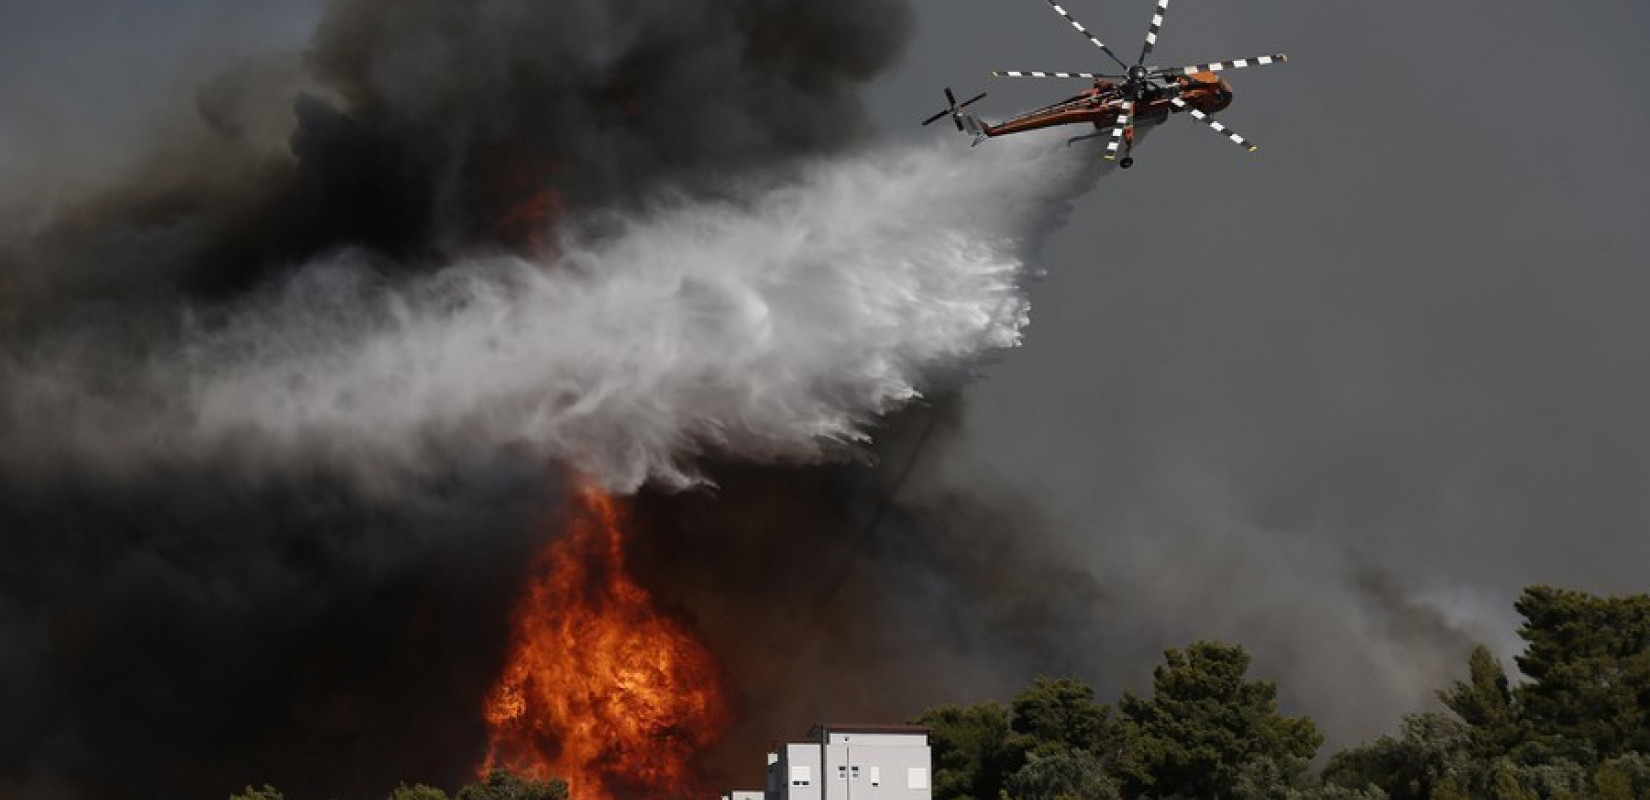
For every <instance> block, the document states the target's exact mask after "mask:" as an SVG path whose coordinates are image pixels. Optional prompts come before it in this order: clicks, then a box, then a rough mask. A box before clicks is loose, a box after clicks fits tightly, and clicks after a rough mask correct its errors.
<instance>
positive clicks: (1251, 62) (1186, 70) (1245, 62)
mask: <svg viewBox="0 0 1650 800" xmlns="http://www.w3.org/2000/svg"><path fill="white" fill-rule="evenodd" d="M1288 60H1289V56H1286V55H1284V54H1282V53H1278V54H1276V55H1270V56H1256V57H1255V58H1238V59H1233V60H1231V61H1212V62H1210V63H1208V64H1193V65H1191V66H1189V67H1158V68H1155V69H1153V70H1152V74H1153V75H1173V74H1175V73H1177V72H1178V73H1181V74H1183V75H1190V74H1192V73H1194V72H1220V71H1221V70H1227V69H1243V68H1244V67H1264V66H1266V65H1268V64H1282V63H1284V62H1285V61H1288Z"/></svg>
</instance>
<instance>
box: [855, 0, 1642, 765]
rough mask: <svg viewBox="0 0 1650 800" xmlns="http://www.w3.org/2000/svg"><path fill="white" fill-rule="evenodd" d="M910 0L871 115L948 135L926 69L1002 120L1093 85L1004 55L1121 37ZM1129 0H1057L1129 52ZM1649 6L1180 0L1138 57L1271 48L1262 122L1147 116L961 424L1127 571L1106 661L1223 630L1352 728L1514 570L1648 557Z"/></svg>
mask: <svg viewBox="0 0 1650 800" xmlns="http://www.w3.org/2000/svg"><path fill="white" fill-rule="evenodd" d="M918 6H919V8H920V9H921V19H920V24H919V28H918V31H919V32H918V39H917V41H916V43H915V46H914V47H913V49H912V50H911V52H910V54H909V56H908V58H907V59H906V62H905V65H904V67H903V69H902V70H900V71H899V72H898V73H897V74H895V75H893V76H891V77H890V78H889V79H888V80H886V81H884V82H883V83H882V84H880V86H879V87H878V91H877V93H876V97H875V99H876V104H877V117H878V118H879V119H881V120H884V122H885V126H886V130H887V131H888V132H889V133H890V134H891V135H896V136H905V135H920V136H942V135H944V134H945V133H948V132H949V131H944V130H940V131H936V130H934V129H933V128H929V129H920V128H918V127H916V122H917V121H919V120H921V119H922V118H923V117H925V116H926V114H927V113H929V112H931V111H933V110H935V109H936V108H938V107H939V101H940V94H939V90H940V88H941V87H943V86H947V85H949V86H953V87H955V88H956V90H957V91H958V93H959V94H962V93H964V92H967V93H968V94H970V95H971V94H973V93H975V92H976V91H980V90H990V91H991V96H990V97H989V98H987V99H986V100H984V101H982V102H981V103H980V104H979V106H978V108H980V109H981V111H982V113H983V115H984V116H986V117H987V118H992V117H997V118H1001V117H1004V116H1007V115H1009V114H1010V113H1012V112H1015V111H1019V110H1023V109H1025V108H1028V107H1031V106H1033V105H1035V104H1039V103H1042V102H1046V101H1049V100H1052V99H1057V98H1059V97H1061V96H1064V94H1065V93H1067V92H1068V91H1069V90H1075V89H1077V88H1080V82H1060V81H1039V82H1030V81H1023V82H1010V81H995V82H994V81H993V80H992V79H991V78H990V77H989V76H988V72H989V71H990V70H992V69H1005V68H1006V69H1064V70H1085V69H1088V70H1094V69H1100V68H1103V67H1104V66H1106V64H1107V63H1109V62H1106V61H1105V60H1104V55H1103V54H1102V53H1100V52H1099V51H1098V50H1095V49H1094V48H1093V47H1092V46H1090V45H1089V44H1088V43H1086V42H1085V41H1083V39H1081V38H1080V37H1078V36H1077V35H1076V34H1075V32H1073V31H1072V30H1070V29H1069V28H1068V27H1066V26H1065V24H1064V23H1063V22H1062V21H1061V20H1060V19H1059V18H1058V17H1056V16H1055V15H1054V14H1053V13H1052V12H1051V11H1050V10H1049V9H1048V8H1047V7H1046V6H1045V5H1044V4H1043V3H1041V2H1036V0H989V1H987V0H926V1H925V2H919V3H918ZM1149 6H1150V4H1149V3H1147V2H1145V0H1141V2H1130V3H1118V2H1099V0H1071V2H1070V3H1068V4H1067V8H1068V9H1069V10H1071V11H1072V12H1073V13H1074V14H1076V15H1078V16H1079V18H1081V19H1082V20H1083V21H1085V22H1086V23H1087V24H1088V25H1089V27H1090V28H1092V29H1095V30H1096V31H1097V32H1098V33H1099V35H1100V36H1101V37H1102V39H1103V40H1105V41H1106V42H1107V43H1108V44H1109V45H1111V46H1112V48H1113V49H1114V50H1116V51H1118V52H1119V53H1120V54H1127V55H1126V57H1130V58H1132V57H1133V55H1134V54H1136V53H1138V51H1139V43H1140V39H1141V35H1142V32H1143V30H1144V26H1145V23H1146V20H1147V18H1148V17H1149V15H1150V12H1151V9H1150V7H1149ZM1647 31H1650V10H1647V9H1646V8H1645V6H1643V4H1639V3H1630V2H1618V1H1615V0H1591V1H1590V2H1584V3H1579V4H1551V3H1533V2H1512V3H1507V2H1488V1H1487V0H1470V1H1469V2H1462V3H1431V2H1419V1H1418V0H1401V1H1400V2H1391V3H1361V4H1360V3H1305V2H1284V1H1283V0H1252V1H1251V2H1242V3H1206V2H1197V0H1179V1H1178V2H1175V3H1174V4H1173V5H1172V6H1171V8H1170V11H1169V15H1168V21H1167V24H1166V26H1165V28H1164V31H1163V34H1162V39H1161V40H1160V43H1159V46H1158V48H1157V50H1156V52H1155V53H1154V61H1158V62H1159V63H1168V64H1186V63H1197V62H1202V61H1208V60H1214V59H1221V58H1235V57H1245V56H1254V55H1261V54H1265V53H1272V52H1286V53H1288V54H1289V56H1290V59H1291V60H1290V63H1288V64H1287V65H1283V66H1280V67H1266V68H1257V69H1249V70H1244V71H1241V72H1236V73H1231V74H1230V75H1229V79H1230V80H1231V82H1232V83H1233V85H1234V87H1235V89H1236V95H1237V99H1236V101H1235V102H1234V104H1233V105H1232V107H1231V108H1230V109H1229V110H1228V111H1226V112H1225V113H1224V114H1223V115H1222V118H1223V119H1225V120H1226V121H1227V122H1228V123H1229V124H1231V125H1232V126H1233V127H1234V128H1235V129H1236V130H1238V131H1240V132H1242V133H1243V134H1245V135H1246V136H1248V137H1249V138H1251V139H1252V140H1254V141H1255V142H1256V143H1258V144H1259V145H1260V149H1259V151H1258V152H1256V153H1254V154H1246V153H1244V152H1243V151H1242V150H1240V149H1239V148H1237V147H1234V146H1233V145H1231V144H1230V143H1228V142H1225V141H1223V140H1221V139H1220V138H1219V137H1217V136H1215V135H1212V133H1211V132H1209V131H1207V130H1203V129H1201V126H1197V125H1194V124H1191V123H1190V122H1189V121H1188V120H1182V119H1176V120H1173V122H1172V124H1169V125H1166V126H1164V129H1162V130H1160V131H1159V132H1157V133H1156V134H1154V135H1153V136H1152V137H1151V139H1150V141H1148V142H1147V143H1145V144H1144V145H1143V146H1142V147H1140V148H1138V149H1137V150H1136V158H1137V161H1138V163H1137V165H1136V167H1135V169H1133V170H1131V171H1129V172H1126V173H1124V172H1118V173H1115V174H1112V175H1110V176H1109V177H1107V178H1106V179H1104V180H1102V181H1101V183H1100V185H1099V187H1098V188H1097V189H1096V190H1095V191H1094V192H1092V193H1091V194H1090V195H1089V196H1088V197H1086V198H1085V199H1084V200H1083V201H1082V202H1081V203H1080V205H1079V207H1078V209H1077V211H1076V213H1075V214H1074V216H1073V219H1072V222H1071V224H1069V225H1067V226H1066V227H1065V228H1064V229H1062V230H1061V231H1060V232H1059V233H1058V234H1057V235H1056V237H1055V239H1054V241H1053V243H1052V244H1051V245H1050V247H1049V248H1048V250H1047V264H1046V266H1047V268H1048V270H1049V272H1050V274H1049V276H1048V277H1047V279H1046V280H1044V281H1043V282H1042V283H1041V284H1039V285H1038V286H1037V287H1036V288H1035V289H1034V291H1033V301H1034V304H1033V316H1032V320H1033V323H1032V328H1031V331H1030V335H1029V337H1028V340H1027V342H1026V345H1025V346H1024V347H1023V348H1021V349H1020V350H1019V351H1016V352H1013V353H1010V354H1008V355H1007V356H1006V357H1005V358H1003V359H1002V361H1001V363H999V364H997V365H996V366H994V367H992V368H991V369H990V370H989V376H990V377H989V381H988V382H985V383H983V384H981V385H979V386H976V387H974V388H973V389H971V390H970V397H971V399H972V401H973V413H972V417H971V430H972V432H973V439H972V449H973V452H974V454H975V458H976V459H977V460H978V462H979V463H980V464H982V465H985V467H986V468H987V469H990V470H992V471H994V472H995V473H997V475H999V476H1000V477H1001V478H1002V479H1003V480H1006V481H1009V482H1012V483H1015V484H1018V485H1021V486H1023V487H1025V488H1026V489H1027V490H1028V491H1030V492H1033V493H1035V494H1037V495H1039V496H1041V497H1043V498H1045V499H1046V506H1047V508H1048V509H1049V510H1050V513H1051V514H1053V515H1054V516H1055V519H1056V520H1057V523H1058V527H1059V528H1060V529H1061V530H1063V531H1064V532H1065V533H1066V534H1067V535H1068V536H1069V538H1070V541H1071V546H1072V549H1073V551H1074V552H1075V553H1078V554H1080V555H1081V557H1083V558H1085V559H1087V560H1088V561H1089V562H1090V563H1091V564H1092V565H1093V568H1094V570H1095V571H1096V573H1097V574H1099V575H1101V576H1102V577H1103V579H1104V582H1105V584H1106V585H1107V586H1108V587H1109V588H1110V590H1111V594H1110V596H1111V597H1112V602H1113V603H1114V611H1115V614H1113V615H1111V616H1110V618H1108V619H1107V620H1104V621H1103V623H1102V624H1103V625H1105V626H1107V628H1108V629H1110V630H1113V631H1115V632H1116V633H1115V639H1116V641H1117V643H1118V652H1113V653H1110V654H1108V656H1107V657H1106V658H1105V659H1104V662H1105V663H1103V664H1100V665H1097V672H1101V673H1108V674H1105V675H1101V676H1099V677H1100V678H1101V679H1102V680H1107V681H1111V682H1116V683H1120V684H1123V685H1135V686H1138V685H1140V684H1141V683H1143V682H1144V681H1145V680H1146V678H1147V675H1146V673H1145V669H1144V667H1143V664H1144V663H1146V660H1145V659H1147V658H1148V657H1149V654H1147V653H1144V652H1143V651H1144V650H1147V649H1149V648H1150V647H1152V646H1173V645H1177V644H1179V643H1183V642H1185V641H1188V640H1190V639H1192V638H1195V637H1201V636H1211V637H1221V638H1227V639H1231V640H1235V641H1239V642H1242V643H1244V644H1246V645H1248V646H1250V647H1251V648H1252V649H1253V650H1255V651H1256V655H1257V664H1258V665H1259V667H1260V668H1261V669H1262V670H1266V671H1268V672H1270V673H1271V674H1273V675H1275V676H1278V677H1279V678H1280V680H1282V681H1283V683H1284V691H1285V695H1286V696H1287V697H1289V699H1291V700H1292V701H1294V702H1296V703H1304V704H1305V705H1307V706H1308V707H1310V709H1311V711H1312V712H1313V713H1314V715H1315V716H1317V717H1318V718H1319V719H1320V721H1321V722H1324V723H1326V724H1327V726H1328V727H1329V728H1330V729H1331V732H1332V734H1334V735H1336V736H1337V737H1344V736H1346V735H1349V734H1356V735H1362V734H1366V733H1370V732H1373V731H1372V730H1371V728H1372V727H1374V728H1383V727H1390V724H1391V722H1395V721H1396V715H1397V713H1398V712H1399V711H1402V710H1405V709H1406V708H1415V707H1421V706H1424V705H1425V704H1426V703H1427V702H1429V700H1430V691H1429V689H1430V688H1431V687H1436V686H1439V685H1441V681H1442V680H1443V679H1445V678H1452V677H1454V676H1455V675H1457V674H1459V673H1460V672H1461V669H1462V662H1461V661H1460V660H1459V659H1458V656H1457V655H1456V654H1457V653H1459V648H1460V647H1461V646H1462V644H1461V643H1462V641H1464V638H1463V637H1466V638H1474V639H1486V640H1489V641H1491V643H1493V644H1495V645H1497V646H1499V647H1501V648H1502V649H1503V650H1504V651H1510V650H1512V649H1514V648H1515V647H1516V640H1515V639H1514V638H1513V637H1514V628H1515V626H1516V616H1515V615H1514V614H1513V612H1512V610H1511V603H1512V600H1513V599H1514V597H1515V596H1516V593H1517V591H1518V590H1519V588H1520V587H1522V586H1525V585H1528V584H1531V583H1536V582H1550V583H1556V584H1561V585H1565V586H1571V587H1576V588H1580V589H1585V590H1590V591H1596V592H1642V591H1645V590H1646V588H1647V579H1646V572H1645V569H1644V565H1645V564H1646V563H1650V491H1646V489H1647V488H1650V316H1647V315H1646V314H1645V310H1644V309H1645V308H1646V307H1647V305H1650V272H1647V268H1650V263H1647V261H1650V258H1647V256H1650V228H1647V226H1646V225H1645V224H1644V220H1645V219H1647V217H1650V155H1647V154H1646V151H1645V150H1644V148H1643V142H1644V141H1645V136H1646V131H1650V95H1647V94H1646V93H1645V92H1644V91H1643V90H1642V87H1638V86H1637V85H1636V84H1637V82H1638V69H1637V66H1636V61H1637V59H1638V56H1639V54H1640V53H1641V51H1642V43H1641V40H1642V37H1643V35H1644V34H1645V33H1646V32H1647ZM956 144H957V147H956V156H957V158H959V159H967V158H969V157H970V156H971V155H973V154H972V153H971V152H970V151H969V150H968V148H967V147H966V146H965V141H963V140H962V139H961V137H959V141H958V142H957V143H956ZM991 144H992V143H989V142H988V143H986V144H984V145H982V147H990V146H991ZM1439 669H1443V670H1444V671H1445V673H1446V674H1444V675H1439V674H1437V671H1438V670H1439ZM1348 678H1351V679H1354V680H1355V681H1356V683H1355V684H1353V685H1355V686H1358V687H1359V688H1357V689H1356V690H1352V691H1348V686H1349V684H1348V683H1347V679H1348Z"/></svg>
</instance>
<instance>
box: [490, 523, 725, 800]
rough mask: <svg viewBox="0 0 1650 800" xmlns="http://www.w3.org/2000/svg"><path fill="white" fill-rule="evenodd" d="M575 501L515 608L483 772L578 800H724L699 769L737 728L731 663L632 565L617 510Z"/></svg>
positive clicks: (496, 688)
mask: <svg viewBox="0 0 1650 800" xmlns="http://www.w3.org/2000/svg"><path fill="white" fill-rule="evenodd" d="M572 506H573V507H572V508H571V509H570V513H569V518H570V521H571V523H570V525H569V531H568V535H567V536H565V537H563V538H561V539H558V540H556V541H555V542H552V543H551V544H550V546H549V547H548V548H546V549H545V551H544V552H543V553H541V554H540V555H539V557H538V559H537V561H536V567H535V574H534V577H533V579H532V581H531V584H530V586H529V588H528V589H527V592H526V594H525V595H524V596H523V597H522V598H521V600H520V601H518V603H517V606H516V610H515V613H514V619H513V622H514V634H513V639H512V642H511V650H510V656H509V660H508V662H507V664H506V666H505V670H504V674H503V675H502V676H501V677H500V679H499V681H498V683H497V684H496V685H495V686H494V687H493V691H492V693H491V695H490V697H489V698H488V701H487V704H486V708H485V710H484V713H485V716H486V720H487V724H488V727H489V729H490V731H491V743H490V747H489V751H488V755H487V761H486V764H485V765H484V766H483V768H482V771H483V772H485V771H487V770H489V769H492V768H494V767H506V768H509V769H511V770H512V771H515V772H517V773H520V774H523V775H527V776H529V777H533V778H540V779H542V778H549V777H560V778H565V779H567V781H568V783H569V785H570V789H571V793H572V797H573V798H574V800H616V799H617V798H632V797H634V798H645V799H646V800H672V799H673V798H683V799H684V800H686V799H687V798H695V799H697V798H705V797H715V796H716V794H715V793H714V791H713V789H712V787H710V786H708V782H707V781H706V779H705V778H704V776H703V775H702V774H701V773H699V772H698V770H697V769H696V768H695V767H694V766H693V763H694V757H695V756H696V755H697V754H699V753H700V752H702V751H703V750H705V749H706V748H707V747H709V746H710V745H711V744H713V743H715V742H716V741H717V740H718V739H720V737H721V736H722V734H723V733H724V732H725V731H726V730H727V727H728V725H729V723H730V721H731V709H730V703H729V701H728V699H727V695H726V693H725V691H724V677H723V674H722V671H721V668H720V666H719V665H718V664H717V663H716V661H715V659H714V658H713V657H712V656H711V654H710V651H708V650H707V649H706V648H705V646H704V645H703V644H701V643H700V642H699V641H698V639H696V638H695V637H694V636H693V634H692V633H691V632H690V631H689V629H688V628H687V626H686V625H684V624H683V623H682V622H681V621H679V620H677V619H674V618H672V617H669V616H666V615H663V614H661V613H660V612H659V610H658V608H657V607H656V603H655V601H654V598H653V596H652V594H650V593H649V592H648V591H647V590H646V589H643V588H642V587H641V586H639V585H638V584H637V583H636V582H635V580H634V579H632V578H631V576H630V575H629V573H628V572H627V571H626V569H625V563H624V535H625V534H624V523H625V520H624V515H623V513H622V510H621V508H620V504H619V502H618V501H617V500H615V499H614V498H612V497H609V496H607V495H604V494H600V493H597V492H593V491H585V492H582V493H580V494H579V495H578V496H577V497H576V498H575V499H574V501H573V503H572Z"/></svg>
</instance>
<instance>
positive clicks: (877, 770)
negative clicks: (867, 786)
mask: <svg viewBox="0 0 1650 800" xmlns="http://www.w3.org/2000/svg"><path fill="white" fill-rule="evenodd" d="M871 785H872V786H881V785H882V767H872V768H871Z"/></svg>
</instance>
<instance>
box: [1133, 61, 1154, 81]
mask: <svg viewBox="0 0 1650 800" xmlns="http://www.w3.org/2000/svg"><path fill="white" fill-rule="evenodd" d="M1149 74H1150V73H1148V72H1147V71H1146V68H1145V67H1143V66H1141V65H1139V64H1136V65H1134V66H1132V67H1129V82H1130V83H1145V82H1146V77H1147V75H1149Z"/></svg>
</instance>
